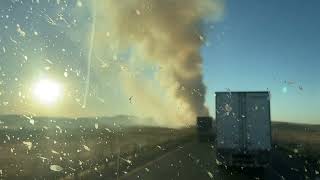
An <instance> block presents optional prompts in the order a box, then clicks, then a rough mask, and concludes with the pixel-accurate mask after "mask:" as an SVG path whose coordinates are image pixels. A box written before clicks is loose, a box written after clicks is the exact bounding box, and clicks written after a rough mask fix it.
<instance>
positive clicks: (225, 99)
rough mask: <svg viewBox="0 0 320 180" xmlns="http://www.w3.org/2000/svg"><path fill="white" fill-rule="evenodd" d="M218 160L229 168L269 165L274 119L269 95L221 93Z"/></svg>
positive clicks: (217, 134) (218, 108)
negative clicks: (272, 120)
mask: <svg viewBox="0 0 320 180" xmlns="http://www.w3.org/2000/svg"><path fill="white" fill-rule="evenodd" d="M215 95H216V147H217V160H218V161H219V162H221V163H222V164H225V165H229V166H252V167H260V166H266V165H268V164H269V159H270V158H269V154H270V151H271V118H270V93H269V92H217V93H216V94H215Z"/></svg>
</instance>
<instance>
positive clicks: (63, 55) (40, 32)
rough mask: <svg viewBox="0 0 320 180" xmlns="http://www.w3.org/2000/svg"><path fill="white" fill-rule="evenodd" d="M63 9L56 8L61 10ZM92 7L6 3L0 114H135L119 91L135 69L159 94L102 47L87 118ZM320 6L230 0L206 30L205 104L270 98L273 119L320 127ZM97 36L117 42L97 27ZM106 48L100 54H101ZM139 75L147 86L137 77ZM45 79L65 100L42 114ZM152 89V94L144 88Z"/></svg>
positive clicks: (148, 73)
mask: <svg viewBox="0 0 320 180" xmlns="http://www.w3.org/2000/svg"><path fill="white" fill-rule="evenodd" d="M58 2H59V3H58ZM90 4H91V3H90V1H80V0H70V1H63V0H61V1H56V0H45V1H42V0H39V3H38V1H37V0H20V1H19V0H1V1H0V7H1V8H0V66H1V69H0V71H1V72H0V76H1V77H0V79H1V81H0V88H1V94H0V101H1V113H4V114H12V113H18V114H21V113H34V114H40V115H46V114H49V115H55V116H56V115H62V116H84V115H116V114H138V115H139V113H137V112H136V109H135V108H132V107H133V106H134V105H135V101H138V100H137V99H135V97H133V98H132V102H131V101H129V98H130V96H131V95H130V94H128V93H126V92H125V91H126V89H125V88H124V87H123V86H122V85H121V83H120V82H119V76H121V72H123V71H126V70H127V69H128V67H130V68H132V69H131V70H130V71H133V72H134V74H135V75H137V76H139V78H141V79H144V78H146V79H149V80H153V81H151V84H148V85H147V86H151V87H153V88H154V87H157V86H159V85H158V83H157V80H156V78H155V77H154V73H153V70H155V69H158V68H159V67H157V66H155V65H149V66H140V64H139V63H141V62H139V63H138V62H136V61H134V60H133V59H135V58H139V57H134V58H132V57H131V58H130V59H128V56H129V54H130V50H129V51H128V52H127V53H122V54H113V51H112V50H113V49H116V48H117V44H112V43H110V44H106V45H105V47H96V48H97V49H100V51H98V50H96V51H95V52H94V53H93V61H92V67H91V78H90V81H91V83H90V91H89V97H88V106H87V108H85V109H83V108H82V105H83V101H84V99H83V97H84V92H85V82H86V81H85V80H86V75H87V59H88V58H87V57H88V49H89V44H90V43H89V40H90V32H91V28H92V27H91V24H92V21H93V19H92V16H93V13H92V7H91V6H90ZM319 9H320V1H318V0H309V1H303V0H267V1H256V0H241V1H237V0H229V1H226V4H225V14H224V17H223V18H222V19H221V20H220V21H219V22H217V23H204V29H205V32H206V34H207V35H206V36H207V37H206V43H205V45H204V46H203V49H202V56H203V58H204V78H205V84H206V85H207V87H208V93H207V100H206V104H207V105H208V107H209V110H210V112H211V114H214V92H215V91H226V90H227V89H230V90H231V91H247V90H250V91H256V90H270V91H271V94H272V104H271V105H272V119H273V120H278V121H290V122H303V123H304V122H308V123H318V122H319V117H320V112H319V110H318V108H319V107H320V101H319V100H320V80H319V77H320V70H319V68H320V60H319V57H320V35H319V32H320V21H319V18H320V11H319ZM96 31H97V37H99V38H100V37H101V34H103V35H104V36H112V34H111V35H110V34H108V33H106V32H104V31H103V32H101V29H99V27H97V30H96ZM101 49H103V50H101ZM140 76H141V77H140ZM42 79H51V80H54V81H56V82H58V83H59V84H60V85H61V86H62V87H63V89H64V95H63V98H61V99H60V100H59V102H58V103H57V104H56V105H55V106H50V107H45V106H43V105H41V103H40V104H39V102H37V100H36V98H35V97H33V95H32V94H33V87H34V85H35V84H37V83H38V82H39V81H41V80H42ZM144 88H145V87H144Z"/></svg>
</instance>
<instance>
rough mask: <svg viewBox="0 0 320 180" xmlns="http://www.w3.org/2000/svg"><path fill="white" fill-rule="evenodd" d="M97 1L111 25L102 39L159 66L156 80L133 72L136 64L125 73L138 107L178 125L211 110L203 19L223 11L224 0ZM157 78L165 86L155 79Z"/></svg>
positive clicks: (105, 21)
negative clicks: (207, 100) (202, 51)
mask: <svg viewBox="0 0 320 180" xmlns="http://www.w3.org/2000/svg"><path fill="white" fill-rule="evenodd" d="M97 2H98V1H97ZM97 7H98V10H97V11H98V16H99V18H98V24H99V26H100V28H99V29H101V28H105V29H107V33H106V36H107V38H108V39H107V40H106V37H105V36H104V34H103V33H100V35H98V37H97V40H96V41H98V44H104V43H113V44H116V49H117V50H118V51H122V52H123V51H128V52H129V51H130V53H128V55H127V56H129V57H128V58H129V59H130V58H132V59H133V58H134V59H139V60H141V61H140V62H139V63H140V65H141V66H146V65H153V66H156V67H158V68H157V69H156V70H155V71H156V73H155V76H156V77H155V78H154V79H153V80H150V79H148V78H137V77H136V76H132V74H133V73H132V72H130V70H128V71H126V72H125V73H123V74H122V76H121V79H122V83H123V87H124V89H125V91H126V93H128V95H129V96H133V97H134V98H135V99H136V107H135V108H136V110H137V111H139V112H141V114H144V115H147V116H153V117H154V118H155V119H159V120H160V124H161V122H162V123H167V122H168V121H170V123H172V124H175V125H177V126H184V125H188V124H192V123H193V122H194V120H195V117H196V116H198V115H202V116H204V115H208V114H209V113H208V109H207V107H205V105H204V103H205V94H206V87H205V85H204V83H203V73H202V62H203V60H202V57H201V54H200V48H201V46H202V44H203V42H204V41H205V37H204V33H203V31H202V28H201V24H202V22H203V20H205V19H206V20H209V21H214V20H217V19H218V18H219V17H220V16H221V13H222V11H223V3H222V2H221V1H215V0H201V1H199V0H175V1H173V0H122V1H118V0H108V1H103V2H102V1H101V2H100V1H99V2H98V4H97ZM102 34H103V35H102ZM129 69H130V68H129ZM154 80H156V81H157V83H158V85H159V87H160V90H159V88H157V87H156V86H153V85H152V84H154V82H150V81H154Z"/></svg>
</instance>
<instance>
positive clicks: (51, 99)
mask: <svg viewBox="0 0 320 180" xmlns="http://www.w3.org/2000/svg"><path fill="white" fill-rule="evenodd" d="M32 91H33V96H34V98H35V99H37V100H38V101H39V103H41V104H44V105H53V104H55V103H57V101H58V100H59V98H60V97H61V96H62V87H61V85H60V84H59V83H58V82H55V81H53V80H49V79H42V80H40V81H38V82H37V83H35V85H34V87H33V89H32Z"/></svg>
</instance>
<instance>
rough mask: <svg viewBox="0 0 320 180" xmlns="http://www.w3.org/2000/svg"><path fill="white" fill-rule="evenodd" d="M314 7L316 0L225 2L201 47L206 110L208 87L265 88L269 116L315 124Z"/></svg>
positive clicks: (319, 40) (318, 63)
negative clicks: (219, 18)
mask: <svg viewBox="0 0 320 180" xmlns="http://www.w3.org/2000/svg"><path fill="white" fill-rule="evenodd" d="M319 9H320V1H318V0H310V1H303V0H267V1H256V0H243V1H242V0H241V1H236V0H230V1H226V7H225V17H224V19H223V20H222V21H221V22H220V23H218V24H216V25H215V26H214V28H213V31H211V30H210V28H208V29H209V37H208V39H209V40H210V45H209V46H207V47H204V48H203V56H204V59H205V66H204V67H205V73H204V74H205V82H206V84H207V86H208V89H209V93H208V95H207V96H208V98H207V102H208V104H209V107H210V108H211V110H213V108H214V103H213V99H214V97H213V92H214V91H225V90H226V88H230V89H231V90H239V91H243V90H253V91H255V90H267V89H269V90H270V91H271V93H272V101H271V102H272V103H271V105H272V106H271V108H272V119H273V120H278V121H279V120H281V121H292V122H308V123H319V122H320V112H319V107H320V69H319V68H320V59H319V57H320V34H319V33H320V20H319V19H320V10H319ZM285 81H287V82H289V84H288V83H285ZM293 83H294V84H293ZM290 84H291V85H290ZM299 86H301V88H303V90H300V89H299Z"/></svg>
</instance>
